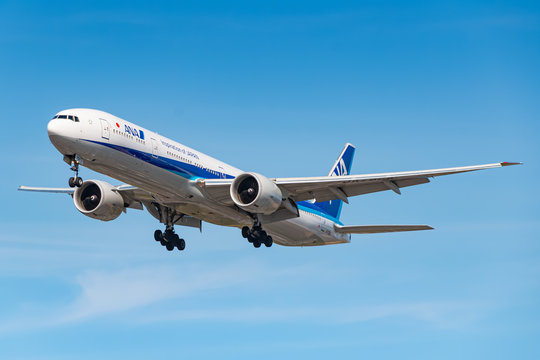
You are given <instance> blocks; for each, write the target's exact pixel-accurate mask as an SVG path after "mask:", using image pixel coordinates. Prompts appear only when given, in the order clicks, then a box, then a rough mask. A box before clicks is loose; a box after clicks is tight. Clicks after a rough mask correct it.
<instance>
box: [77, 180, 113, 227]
mask: <svg viewBox="0 0 540 360" xmlns="http://www.w3.org/2000/svg"><path fill="white" fill-rule="evenodd" d="M73 202H74V203H75V207H76V208H77V210H79V211H80V212H82V213H83V214H84V215H86V216H89V217H91V218H94V219H98V220H102V221H111V220H114V219H116V218H117V217H119V216H120V214H121V213H122V211H123V210H124V199H123V198H122V195H120V194H119V193H118V192H117V191H115V190H114V187H113V186H112V185H111V184H109V183H106V182H104V181H99V180H86V181H85V182H84V183H83V185H82V186H81V187H79V188H77V189H76V190H75V193H74V194H73Z"/></svg>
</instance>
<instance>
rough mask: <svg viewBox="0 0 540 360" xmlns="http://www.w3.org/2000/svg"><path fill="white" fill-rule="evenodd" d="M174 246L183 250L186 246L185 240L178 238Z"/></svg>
mask: <svg viewBox="0 0 540 360" xmlns="http://www.w3.org/2000/svg"><path fill="white" fill-rule="evenodd" d="M176 248H177V249H178V250H180V251H182V250H184V249H185V248H186V242H185V240H184V239H179V240H178V243H177V244H176Z"/></svg>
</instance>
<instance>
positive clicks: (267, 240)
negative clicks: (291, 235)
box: [264, 236, 274, 247]
mask: <svg viewBox="0 0 540 360" xmlns="http://www.w3.org/2000/svg"><path fill="white" fill-rule="evenodd" d="M273 243H274V240H272V237H271V236H267V237H266V239H265V240H264V246H266V247H270V246H272V244H273Z"/></svg>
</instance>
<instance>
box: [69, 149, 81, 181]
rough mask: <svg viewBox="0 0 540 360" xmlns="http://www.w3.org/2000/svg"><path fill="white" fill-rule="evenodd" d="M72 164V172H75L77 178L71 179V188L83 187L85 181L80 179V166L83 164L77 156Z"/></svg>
mask: <svg viewBox="0 0 540 360" xmlns="http://www.w3.org/2000/svg"><path fill="white" fill-rule="evenodd" d="M71 163H72V164H73V165H72V166H71V170H72V171H75V177H70V178H69V181H68V184H69V187H81V186H82V184H83V179H82V178H80V177H79V164H80V163H81V162H80V158H79V157H78V156H77V155H75V156H73V158H72V160H71Z"/></svg>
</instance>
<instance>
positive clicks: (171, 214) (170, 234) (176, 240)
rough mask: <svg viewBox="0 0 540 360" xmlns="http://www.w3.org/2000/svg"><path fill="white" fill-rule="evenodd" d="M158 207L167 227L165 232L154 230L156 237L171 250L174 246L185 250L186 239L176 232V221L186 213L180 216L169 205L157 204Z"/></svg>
mask: <svg viewBox="0 0 540 360" xmlns="http://www.w3.org/2000/svg"><path fill="white" fill-rule="evenodd" d="M156 205H157V204H156ZM156 208H157V210H158V212H159V214H160V217H161V219H164V223H165V225H166V228H165V232H162V231H161V230H156V231H155V232H154V239H155V240H156V241H158V242H159V243H160V244H161V245H163V246H165V248H166V249H167V250H169V251H172V250H174V248H177V249H178V250H180V251H182V250H184V249H185V248H186V241H185V240H184V239H181V238H180V236H178V234H176V233H175V232H174V223H175V222H177V221H178V220H179V219H180V218H181V217H182V216H184V215H183V214H181V215H179V216H178V215H176V212H175V211H174V210H171V209H169V208H168V207H162V206H160V205H157V206H156ZM162 209H163V210H164V213H163V212H162Z"/></svg>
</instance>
